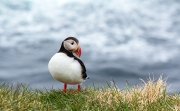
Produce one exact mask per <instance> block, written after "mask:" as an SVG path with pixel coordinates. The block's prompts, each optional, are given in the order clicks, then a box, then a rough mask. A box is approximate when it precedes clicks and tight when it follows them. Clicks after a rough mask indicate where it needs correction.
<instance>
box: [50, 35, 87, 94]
mask: <svg viewBox="0 0 180 111" xmlns="http://www.w3.org/2000/svg"><path fill="white" fill-rule="evenodd" d="M81 54H82V50H81V47H80V44H79V40H78V39H77V38H75V37H67V38H66V39H65V40H64V41H63V42H62V44H61V46H60V49H59V51H58V52H57V53H55V54H54V55H53V56H52V58H51V59H50V61H49V63H48V69H49V72H50V74H51V75H52V77H53V78H54V79H55V80H57V81H60V82H62V83H64V89H63V91H64V92H66V91H67V85H68V84H70V85H78V91H80V90H81V85H80V84H81V83H82V82H84V81H85V80H86V79H88V77H87V74H86V67H85V65H84V63H83V62H82V60H81V59H80V56H81Z"/></svg>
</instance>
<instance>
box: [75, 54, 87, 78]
mask: <svg viewBox="0 0 180 111" xmlns="http://www.w3.org/2000/svg"><path fill="white" fill-rule="evenodd" d="M74 59H76V60H77V61H78V62H79V63H80V64H81V68H82V78H83V79H86V78H87V74H86V67H85V65H84V63H83V62H82V61H81V60H80V59H79V58H77V57H74Z"/></svg>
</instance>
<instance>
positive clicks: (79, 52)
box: [75, 47, 82, 57]
mask: <svg viewBox="0 0 180 111" xmlns="http://www.w3.org/2000/svg"><path fill="white" fill-rule="evenodd" d="M75 53H76V55H77V56H78V57H81V54H82V50H81V48H80V47H79V48H78V49H77V51H76V52H75Z"/></svg>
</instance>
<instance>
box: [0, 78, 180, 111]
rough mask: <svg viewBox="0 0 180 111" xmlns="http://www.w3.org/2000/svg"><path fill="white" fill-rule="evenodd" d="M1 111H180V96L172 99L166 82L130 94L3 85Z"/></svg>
mask: <svg viewBox="0 0 180 111" xmlns="http://www.w3.org/2000/svg"><path fill="white" fill-rule="evenodd" d="M0 111H180V95H168V94H167V92H166V83H165V82H164V81H163V80H162V79H159V80H158V81H156V82H154V81H148V82H147V83H145V84H144V86H141V87H138V86H137V87H134V88H127V89H126V90H119V89H116V88H104V89H98V90H96V89H86V90H83V91H82V92H75V91H73V90H70V91H68V92H67V93H64V92H62V91H59V90H51V91H32V90H29V89H28V87H26V86H23V85H19V86H17V87H16V88H14V87H12V86H11V87H10V86H7V85H1V86H0Z"/></svg>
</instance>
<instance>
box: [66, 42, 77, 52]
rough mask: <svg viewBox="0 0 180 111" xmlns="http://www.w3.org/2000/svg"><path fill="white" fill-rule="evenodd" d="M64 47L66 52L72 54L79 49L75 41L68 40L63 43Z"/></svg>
mask: <svg viewBox="0 0 180 111" xmlns="http://www.w3.org/2000/svg"><path fill="white" fill-rule="evenodd" d="M63 45H64V48H65V49H66V50H68V51H71V52H75V51H76V50H77V49H78V47H79V46H78V44H77V43H76V42H75V41H74V40H66V41H64V42H63Z"/></svg>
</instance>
